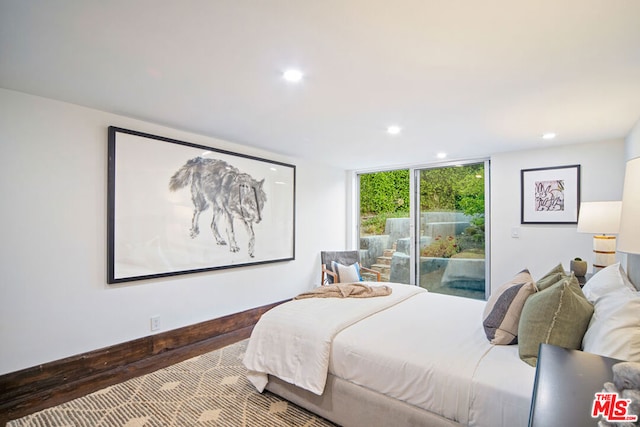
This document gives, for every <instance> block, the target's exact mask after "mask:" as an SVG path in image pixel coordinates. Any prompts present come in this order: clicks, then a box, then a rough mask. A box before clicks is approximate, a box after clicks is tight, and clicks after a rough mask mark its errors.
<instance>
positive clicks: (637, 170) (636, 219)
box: [618, 157, 640, 254]
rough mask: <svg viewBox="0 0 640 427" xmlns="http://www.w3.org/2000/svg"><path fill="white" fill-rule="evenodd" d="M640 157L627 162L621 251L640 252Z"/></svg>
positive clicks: (621, 217) (621, 220)
mask: <svg viewBox="0 0 640 427" xmlns="http://www.w3.org/2000/svg"><path fill="white" fill-rule="evenodd" d="M639 187H640V157H638V158H635V159H633V160H629V161H628V162H627V169H626V171H625V175H624V190H623V193H622V214H621V216H620V242H619V247H618V249H619V250H620V252H625V253H628V254H640V188H639Z"/></svg>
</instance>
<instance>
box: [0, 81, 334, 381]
mask: <svg viewBox="0 0 640 427" xmlns="http://www.w3.org/2000/svg"><path fill="white" fill-rule="evenodd" d="M109 125H114V126H119V127H123V128H128V129H133V130H137V131H141V132H148V133H151V134H156V135H162V136H166V137H170V138H175V139H179V140H183V141H188V142H193V143H197V144H202V145H207V146H211V147H215V148H222V149H226V150H230V151H234V152H239V153H245V154H250V155H254V156H259V157H263V158H267V159H270V160H277V161H283V162H287V163H292V164H295V165H296V166H297V183H296V184H297V191H296V222H297V224H296V259H295V260H294V261H290V262H281V263H274V264H267V265H260V266H254V267H245V268H236V269H229V270H220V271H215V272H209V273H199V274H190V275H184V276H175V277H172V278H165V279H161V280H160V279H158V280H147V281H140V282H131V283H129V284H121V285H107V283H106V234H107V233H106V221H107V219H106V210H107V205H106V199H107V197H106V193H107V127H108V126H109ZM0 194H2V209H1V210H0V223H1V224H2V235H1V236H0V280H1V283H0V343H2V345H1V346H0V374H3V373H7V372H12V371H16V370H19V369H23V368H27V367H31V366H34V365H37V364H41V363H45V362H48V361H52V360H57V359H60V358H63V357H67V356H71V355H75V354H79V353H83V352H86V351H90V350H94V349H98V348H102V347H105V346H109V345H113V344H116V343H120V342H124V341H128V340H132V339H136V338H140V337H143V336H146V335H149V334H150V333H151V332H150V325H149V318H150V317H151V316H153V315H159V316H161V330H160V331H159V332H161V331H166V330H170V329H175V328H178V327H182V326H186V325H190V324H194V323H197V322H201V321H205V320H209V319H214V318H218V317H221V316H224V315H227V314H231V313H236V312H239V311H242V310H246V309H249V308H253V307H257V306H261V305H265V304H268V303H271V302H275V301H279V300H283V299H286V298H290V297H292V296H294V295H296V294H298V293H300V292H302V291H305V290H307V289H309V288H311V287H312V286H313V285H315V284H318V283H319V281H320V267H319V264H320V256H319V251H320V250H322V249H324V248H342V247H344V244H345V235H346V225H345V223H346V220H345V212H346V207H345V203H346V202H345V201H346V189H345V172H344V171H342V170H337V169H331V168H328V167H326V166H321V165H317V164H311V163H309V162H305V161H302V160H299V159H292V158H287V157H283V156H279V155H276V154H273V153H267V152H264V151H260V150H256V149H252V148H250V147H246V146H241V145H238V144H233V143H230V142H227V141H221V140H218V139H213V138H208V137H204V136H200V135H195V134H190V133H187V132H182V131H178V130H175V129H170V128H166V127H162V126H158V125H154V124H151V123H147V122H143V121H139V120H134V119H130V118H126V117H122V116H117V115H113V114H107V113H104V112H100V111H96V110H91V109H87V108H84V107H79V106H76V105H71V104H67V103H62V102H57V101H53V100H49V99H45V98H39V97H34V96H30V95H26V94H22V93H18V92H13V91H7V90H3V89H0Z"/></svg>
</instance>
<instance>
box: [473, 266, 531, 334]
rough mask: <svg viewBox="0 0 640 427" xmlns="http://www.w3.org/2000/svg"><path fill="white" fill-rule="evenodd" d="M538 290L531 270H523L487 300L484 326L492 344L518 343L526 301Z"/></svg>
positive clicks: (483, 316)
mask: <svg viewBox="0 0 640 427" xmlns="http://www.w3.org/2000/svg"><path fill="white" fill-rule="evenodd" d="M535 291H536V287H535V285H534V284H533V278H532V277H531V274H530V273H529V270H527V269H525V270H522V271H521V272H520V273H518V274H516V275H515V277H514V278H513V279H511V280H510V281H509V282H507V283H505V284H504V285H502V286H500V288H498V290H497V291H496V292H493V293H492V294H491V296H490V297H489V301H487V305H486V306H485V308H484V313H483V315H482V326H483V327H484V332H485V334H486V335H487V339H489V341H491V344H502V345H508V344H516V343H517V342H518V323H519V322H520V313H521V312H522V307H523V306H524V303H525V301H526V300H527V298H529V296H530V295H531V294H533V293H534V292H535Z"/></svg>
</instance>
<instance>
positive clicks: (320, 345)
mask: <svg viewBox="0 0 640 427" xmlns="http://www.w3.org/2000/svg"><path fill="white" fill-rule="evenodd" d="M371 285H384V286H389V287H390V288H391V289H392V293H391V295H389V296H385V297H376V298H310V299H301V300H294V301H290V302H287V303H285V304H282V305H280V306H278V307H276V308H274V309H272V310H270V311H269V312H267V313H265V314H264V315H263V317H262V318H261V320H260V321H259V322H258V324H257V325H256V327H255V329H254V331H253V333H252V335H251V338H250V340H249V344H248V346H247V352H246V354H245V357H244V364H245V366H246V367H247V369H248V371H249V373H248V378H249V380H250V381H251V382H252V383H253V384H254V386H255V387H256V389H257V390H258V391H260V392H262V391H263V390H265V389H266V390H269V391H271V392H273V393H275V394H277V395H279V396H282V397H283V398H285V399H287V400H289V401H291V402H293V403H295V404H297V405H299V406H301V407H304V408H306V409H308V410H310V411H312V412H314V413H317V414H318V415H320V416H322V417H324V418H326V419H329V420H331V421H333V422H335V423H337V424H339V425H342V426H377V425H402V426H436V427H437V426H492V427H499V426H515V427H517V426H526V425H527V424H528V418H529V410H530V405H531V396H532V390H533V385H534V379H535V368H534V367H532V366H530V365H529V364H527V363H524V362H523V360H522V359H521V358H520V355H519V349H518V345H492V344H491V343H490V342H489V340H488V339H487V336H486V335H485V330H483V323H482V318H483V311H484V310H485V306H486V305H487V303H486V302H485V301H478V300H472V299H467V298H460V297H454V296H449V295H443V294H436V293H430V292H427V291H425V290H424V289H422V288H419V287H416V286H409V285H401V284H395V283H383V284H381V283H375V284H373V283H372V284H371ZM634 291H635V289H634ZM636 296H637V292H636V293H635V294H634V298H635V297H636ZM625 298H626V297H625ZM637 302H638V303H640V297H638V299H637ZM635 308H637V306H636V307H635ZM635 308H634V310H635V312H636V313H637V310H636V309H635ZM635 316H636V317H637V315H635ZM634 351H635V350H634Z"/></svg>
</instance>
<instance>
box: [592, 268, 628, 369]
mask: <svg viewBox="0 0 640 427" xmlns="http://www.w3.org/2000/svg"><path fill="white" fill-rule="evenodd" d="M601 271H604V270H601ZM594 309H595V311H594V313H593V317H592V318H591V322H590V323H589V328H588V329H587V332H586V333H585V334H584V338H583V340H582V346H583V350H584V351H586V352H589V353H595V354H599V355H601V356H608V357H613V358H616V359H621V360H628V361H631V362H640V292H637V291H635V290H631V289H627V288H621V289H617V290H614V291H611V292H609V293H607V294H604V295H602V296H600V297H598V299H597V300H596V303H595V305H594Z"/></svg>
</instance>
